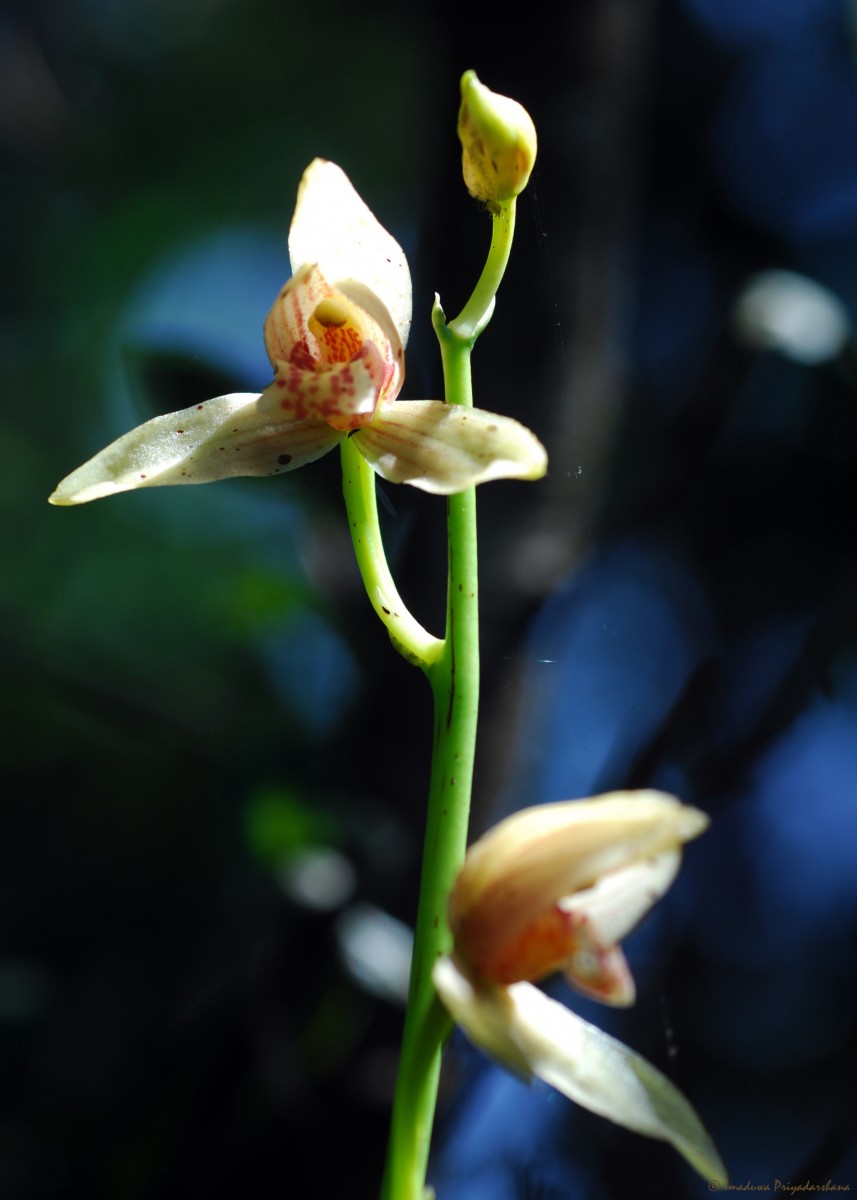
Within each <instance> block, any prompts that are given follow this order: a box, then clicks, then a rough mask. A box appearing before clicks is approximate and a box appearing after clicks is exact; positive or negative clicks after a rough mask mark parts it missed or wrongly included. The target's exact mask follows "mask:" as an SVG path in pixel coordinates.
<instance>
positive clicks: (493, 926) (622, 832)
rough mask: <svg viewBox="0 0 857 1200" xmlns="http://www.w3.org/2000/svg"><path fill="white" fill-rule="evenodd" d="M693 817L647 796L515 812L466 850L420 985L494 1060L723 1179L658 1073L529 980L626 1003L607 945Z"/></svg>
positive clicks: (621, 969) (626, 924) (700, 1133)
mask: <svg viewBox="0 0 857 1200" xmlns="http://www.w3.org/2000/svg"><path fill="white" fill-rule="evenodd" d="M707 824H708V819H707V818H706V817H705V815H704V814H703V813H701V812H699V811H698V810H697V809H694V808H690V807H688V806H686V805H683V804H680V803H679V801H678V800H676V799H674V798H673V797H672V796H667V795H664V794H663V793H661V792H654V791H643V792H638V793H632V792H617V793H613V794H611V795H607V796H601V797H597V798H595V799H591V800H578V801H575V800H572V801H567V802H563V803H560V804H548V805H543V806H539V807H536V808H530V809H525V810H523V811H522V812H519V813H516V814H515V815H513V816H511V817H509V818H508V819H507V820H505V821H502V822H501V823H500V824H499V825H498V826H496V827H495V828H494V829H492V830H490V831H489V832H488V833H487V834H485V836H484V837H482V838H481V839H479V841H477V842H476V843H475V844H474V845H473V846H472V847H471V848H470V850H469V851H468V853H467V857H466V859H465V863H464V866H463V867H462V870H461V872H460V873H459V875H458V878H457V880H456V883H455V886H454V888H453V891H452V895H451V897H450V902H449V922H450V928H451V931H452V934H453V939H454V949H453V953H452V955H451V957H448V958H441V959H439V960H438V962H437V963H436V964H435V967H434V972H433V979H434V983H435V987H436V988H437V991H438V994H439V996H440V998H441V1000H442V1001H443V1003H444V1005H445V1006H446V1008H447V1009H448V1011H449V1013H450V1015H451V1016H452V1017H453V1018H454V1020H455V1021H457V1022H458V1024H459V1025H460V1026H461V1028H462V1029H463V1030H464V1032H465V1033H466V1034H467V1035H468V1037H469V1038H470V1039H471V1040H472V1041H473V1042H475V1043H476V1044H477V1045H478V1046H480V1047H481V1048H482V1049H483V1050H485V1051H486V1052H487V1053H488V1054H489V1055H491V1057H493V1058H494V1059H496V1060H497V1061H498V1062H500V1063H502V1064H503V1065H504V1066H507V1067H508V1068H510V1069H511V1070H512V1071H514V1072H516V1073H517V1074H518V1075H520V1076H522V1077H523V1078H525V1079H528V1080H529V1079H532V1078H534V1077H535V1078H539V1079H542V1080H544V1081H545V1082H546V1083H549V1084H550V1085H552V1086H553V1087H555V1088H556V1089H557V1090H558V1091H560V1092H562V1093H563V1094H564V1095H566V1096H568V1097H569V1099H571V1100H574V1101H575V1102H576V1103H578V1104H580V1105H582V1106H583V1107H584V1108H588V1109H590V1111H592V1112H594V1113H597V1114H599V1115H600V1116H604V1117H607V1118H608V1119H610V1120H611V1121H615V1122H616V1123H617V1124H619V1125H624V1126H625V1127H627V1128H628V1129H633V1130H636V1131H637V1132H638V1133H642V1134H646V1135H648V1136H649V1137H653V1138H659V1139H661V1140H663V1141H666V1142H669V1143H671V1144H672V1145H673V1146H674V1147H675V1149H676V1150H678V1151H679V1153H680V1154H682V1155H684V1157H685V1158H686V1159H687V1160H688V1162H690V1163H691V1165H692V1166H694V1167H695V1168H696V1170H697V1171H699V1173H700V1174H701V1175H703V1176H704V1178H705V1179H707V1180H709V1181H711V1182H714V1183H716V1184H723V1183H725V1181H726V1171H725V1168H724V1166H723V1163H722V1161H721V1159H720V1156H719V1155H718V1153H717V1150H716V1149H715V1147H714V1145H713V1143H712V1141H711V1138H710V1137H709V1135H708V1134H707V1133H706V1131H705V1129H704V1128H703V1126H702V1123H701V1122H700V1120H699V1118H698V1117H697V1115H696V1113H695V1112H694V1110H693V1109H692V1108H691V1106H690V1104H689V1103H688V1102H687V1100H686V1099H685V1098H684V1096H682V1095H681V1093H680V1092H679V1091H678V1090H677V1089H676V1088H675V1087H674V1085H673V1084H672V1083H670V1081H669V1080H668V1079H667V1078H666V1076H665V1075H663V1074H662V1073H661V1072H660V1071H658V1070H657V1069H656V1068H655V1067H653V1066H652V1065H651V1064H650V1063H648V1062H647V1061H646V1060H645V1059H643V1058H641V1057H640V1056H639V1055H637V1054H635V1053H634V1052H633V1051H632V1050H630V1049H629V1048H628V1047H627V1046H625V1045H623V1044H622V1043H621V1042H619V1041H616V1040H615V1039H614V1038H612V1037H609V1036H608V1035H607V1034H606V1033H604V1032H603V1031H602V1030H600V1029H598V1028H597V1027H596V1026H594V1025H590V1024H589V1023H588V1022H586V1021H584V1020H582V1019H581V1018H580V1017H578V1016H576V1015H575V1014H574V1013H572V1012H571V1011H570V1010H569V1009H567V1008H566V1007H565V1006H564V1005H562V1004H559V1003H558V1002H557V1001H555V1000H552V999H550V998H549V997H548V996H546V995H545V994H544V993H543V992H542V991H540V990H539V989H538V988H536V987H534V986H533V981H535V980H539V979H542V978H545V977H546V976H547V975H549V974H552V973H553V972H554V971H557V970H561V971H563V973H564V974H565V977H566V979H567V980H568V981H569V982H570V983H571V984H572V986H573V987H575V988H577V989H578V990H580V991H582V992H584V993H585V994H586V995H588V996H590V997H593V998H595V999H599V1000H602V1001H605V1002H607V1003H611V1004H630V1003H632V1002H633V999H634V989H633V981H632V979H631V975H630V972H629V970H628V967H627V964H626V962H625V958H624V956H623V954H622V951H621V950H620V948H619V945H618V943H619V941H620V940H621V938H622V937H624V935H625V934H627V933H628V932H629V931H630V930H631V929H632V928H633V927H634V925H636V924H637V922H638V921H639V920H640V919H641V917H642V916H643V915H644V914H645V913H646V912H647V911H648V910H649V908H650V907H651V906H652V905H653V904H654V903H655V901H656V900H658V899H659V898H660V897H661V896H662V895H663V894H664V892H665V891H666V890H667V888H668V887H669V886H670V884H671V883H672V880H673V879H674V877H675V875H676V872H677V871H678V867H679V864H680V860H681V846H682V844H683V843H684V842H686V841H688V840H689V839H691V838H694V837H696V836H697V835H698V834H700V833H702V831H703V830H704V829H705V828H706V826H707Z"/></svg>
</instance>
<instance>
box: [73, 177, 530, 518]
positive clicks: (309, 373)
mask: <svg viewBox="0 0 857 1200" xmlns="http://www.w3.org/2000/svg"><path fill="white" fill-rule="evenodd" d="M289 255H290V258H291V263H292V271H293V275H292V278H291V279H290V280H289V282H288V283H287V284H286V285H285V287H284V288H283V289H282V291H281V292H280V295H279V296H278V297H277V300H276V301H275V303H274V306H273V308H272V309H271V311H270V313H269V314H268V317H267V320H266V321H265V329H264V333H265V346H266V349H267V351H268V357H269V358H270V360H271V364H272V366H273V368H274V380H273V382H272V383H271V384H270V385H269V386H268V387H267V388H265V390H264V391H263V392H262V393H261V395H260V394H255V393H237V394H233V395H228V396H218V397H217V398H216V399H214V400H208V401H206V402H205V403H203V404H197V405H193V406H192V407H191V408H186V409H183V410H182V411H180V412H176V413H168V414H166V415H164V416H159V417H155V418H154V419H153V420H151V421H147V422H146V423H145V424H144V425H141V426H139V427H138V428H136V429H134V430H132V431H131V432H130V433H126V434H125V435H124V436H123V437H120V438H119V439H118V440H117V441H115V442H113V443H112V444H111V445H109V446H107V447H106V448H105V449H104V450H102V451H101V452H100V453H99V454H97V455H95V457H94V458H92V459H90V461H89V462H87V463H85V464H84V465H83V466H82V467H79V468H78V469H77V470H76V471H74V472H72V474H71V475H69V476H68V477H67V478H66V479H64V480H63V481H62V483H60V485H59V486H58V487H57V489H56V491H55V492H54V494H53V495H52V496H51V497H50V499H51V503H53V504H61V505H68V504H83V503H86V502H87V501H89V500H97V499H99V498H101V497H103V496H109V495H113V494H114V493H116V492H124V491H128V490H130V489H133V488H141V487H159V486H164V485H169V484H180V483H207V482H210V481H211V480H215V479H224V478H227V477H229V476H233V475H278V474H280V473H282V472H284V471H293V470H295V469H296V468H297V467H301V466H304V465H305V464H306V463H310V462H313V461H314V460H315V459H317V458H320V457H321V455H323V454H325V453H327V451H328V450H331V449H332V448H333V447H334V446H336V445H337V444H338V443H339V442H340V441H341V440H342V439H343V438H345V437H349V436H352V437H353V438H354V440H355V445H357V446H358V447H359V450H360V452H361V454H362V455H363V456H364V458H365V459H366V460H367V461H368V462H369V463H370V465H371V466H372V468H373V469H374V470H375V471H376V472H377V473H378V474H379V475H381V476H382V477H383V478H384V479H387V480H390V481H391V482H393V483H410V484H412V485H413V486H414V487H418V488H422V489H423V490H424V491H427V492H434V493H437V494H441V495H448V494H451V493H453V492H458V491H461V490H463V489H464V488H466V487H469V486H470V485H472V484H475V483H483V482H485V481H486V480H489V479H501V478H509V479H537V478H540V477H541V476H542V475H543V474H544V473H545V470H546V467H547V456H546V454H545V451H544V447H543V446H542V445H541V443H540V442H539V441H538V439H537V438H536V437H535V436H534V435H533V434H532V433H530V431H529V430H527V429H525V428H524V426H523V425H520V424H519V423H518V422H517V421H514V420H512V419H511V418H509V417H502V416H497V415H495V414H493V413H488V412H484V411H482V410H480V409H473V408H463V407H459V406H452V405H448V404H445V403H443V402H441V401H438V400H411V401H403V400H397V397H398V395H399V392H400V390H401V387H402V383H403V381H404V374H405V370H404V347H405V344H406V342H407V338H408V332H409V329H410V323H411V278H410V272H409V270H408V264H407V260H406V258H405V255H404V252H403V250H402V248H401V247H400V246H399V244H398V243H397V242H396V241H395V239H394V238H393V237H391V235H390V234H389V233H387V231H386V230H385V229H384V228H383V227H382V226H381V225H380V224H379V223H378V221H377V220H376V219H375V217H374V216H373V215H372V213H371V211H370V210H369V208H368V207H367V206H366V204H365V203H364V202H363V200H361V198H360V196H359V195H358V194H357V192H356V191H355V190H354V188H353V187H352V185H351V183H350V182H349V180H348V178H347V177H346V175H345V174H344V172H343V171H342V170H341V169H340V168H339V167H337V166H335V165H334V164H333V163H330V162H326V161H324V160H323V159H316V160H315V162H313V163H312V164H311V165H310V166H309V168H308V169H307V170H306V172H305V173H304V176H303V179H302V181H301V185H300V188H299V191H298V200H297V206H296V208H295V214H294V218H293V220H292V225H291V229H290V232H289Z"/></svg>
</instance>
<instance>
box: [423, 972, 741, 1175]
mask: <svg viewBox="0 0 857 1200" xmlns="http://www.w3.org/2000/svg"><path fill="white" fill-rule="evenodd" d="M432 978H433V979H434V984H435V987H436V988H437V991H438V995H439V996H440V998H441V1000H442V1001H443V1003H444V1005H445V1006H446V1008H447V1010H448V1011H449V1013H450V1015H451V1016H452V1017H453V1018H454V1019H455V1021H456V1022H457V1023H458V1024H459V1025H460V1026H461V1028H462V1029H463V1030H464V1032H465V1033H466V1034H467V1036H468V1037H469V1038H470V1039H471V1041H473V1042H474V1043H475V1044H476V1045H478V1046H480V1047H481V1048H482V1049H483V1050H485V1051H486V1052H487V1053H488V1054H490V1055H491V1057H492V1058H494V1059H496V1060H497V1061H498V1062H500V1063H501V1064H502V1065H503V1066H506V1067H508V1068H509V1069H510V1070H513V1071H515V1072H516V1074H518V1075H521V1076H523V1077H524V1078H525V1079H530V1078H532V1077H533V1076H535V1077H537V1078H539V1079H542V1080H544V1082H545V1083H548V1084H550V1085H551V1087H554V1088H556V1089H557V1091H559V1092H562V1094H563V1095H564V1096H567V1097H568V1098H569V1099H570V1100H573V1101H574V1102H575V1103H576V1104H580V1105H582V1107H584V1108H587V1109H589V1110H590V1112H594V1113H597V1114H598V1115H599V1116H602V1117H607V1119H608V1120H610V1121H614V1122H615V1123H616V1124H617V1125H622V1126H624V1127H625V1128H626V1129H633V1130H634V1131H636V1132H637V1133H642V1134H645V1135H646V1136H647V1137H652V1138H658V1139H659V1140H661V1141H665V1142H669V1143H670V1144H671V1145H672V1146H674V1147H675V1149H676V1150H677V1151H678V1152H679V1154H681V1155H683V1156H684V1158H686V1159H687V1161H688V1162H689V1163H690V1165H691V1166H692V1167H694V1168H695V1170H697V1171H698V1172H699V1174H700V1175H701V1176H702V1177H703V1179H705V1180H706V1181H710V1182H715V1183H717V1184H719V1185H721V1186H722V1185H724V1184H725V1183H726V1181H727V1173H726V1168H725V1166H724V1165H723V1161H722V1160H721V1158H720V1155H719V1154H718V1153H717V1149H716V1147H715V1146H714V1143H713V1142H712V1140H711V1138H710V1137H709V1135H708V1133H707V1132H706V1130H705V1128H704V1126H703V1124H702V1122H701V1121H700V1119H699V1117H698V1116H697V1115H696V1113H695V1112H694V1110H693V1108H692V1107H691V1106H690V1104H689V1103H688V1101H687V1100H686V1099H685V1097H684V1096H683V1095H682V1094H681V1092H680V1091H679V1090H678V1089H677V1088H676V1087H675V1086H674V1085H673V1084H672V1083H671V1082H670V1081H669V1079H667V1077H666V1076H665V1075H663V1074H662V1073H661V1072H660V1071H658V1070H657V1068H655V1067H653V1066H652V1065H651V1063H649V1062H647V1061H646V1060H645V1059H644V1058H641V1057H640V1055H638V1054H635V1053H634V1052H633V1051H632V1050H629V1049H628V1047H627V1046H624V1045H623V1044H622V1043H621V1042H618V1041H616V1039H615V1038H611V1037H609V1036H608V1035H607V1034H606V1033H604V1032H603V1031H602V1030H600V1029H598V1028H597V1027H596V1026H594V1025H590V1024H589V1023H588V1022H587V1021H584V1020H582V1019H581V1018H580V1017H578V1016H576V1015H575V1014H574V1013H572V1012H570V1011H569V1009H567V1008H566V1007H565V1006H564V1005H562V1004H559V1003H557V1001H555V1000H551V999H550V998H549V997H548V996H546V995H544V993H543V992H541V991H539V989H538V988H536V987H533V986H532V984H528V983H516V984H513V985H512V986H511V987H508V988H504V987H491V986H487V987H484V988H482V987H475V986H474V985H473V983H472V982H471V981H470V980H469V979H468V978H467V976H466V975H464V974H463V973H462V971H461V970H459V968H458V967H457V965H456V964H455V963H454V962H453V961H452V960H451V959H448V958H441V959H439V960H438V962H437V963H435V966H434V970H433V972H432Z"/></svg>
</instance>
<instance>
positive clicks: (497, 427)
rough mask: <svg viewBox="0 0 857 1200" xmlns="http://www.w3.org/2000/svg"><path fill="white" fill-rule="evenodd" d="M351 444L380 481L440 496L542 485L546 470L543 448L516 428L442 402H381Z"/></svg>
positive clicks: (508, 419)
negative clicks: (505, 482) (523, 483)
mask: <svg viewBox="0 0 857 1200" xmlns="http://www.w3.org/2000/svg"><path fill="white" fill-rule="evenodd" d="M354 438H355V445H356V446H357V448H358V449H359V451H360V453H361V454H362V455H363V457H364V458H365V459H366V460H367V462H368V463H369V464H370V466H371V467H372V468H373V470H375V471H376V472H377V474H379V475H380V476H381V477H382V478H383V479H386V480H388V481H389V482H391V483H409V484H410V485H411V486H412V487H416V488H420V489H421V490H422V491H425V492H431V493H433V494H434V495H440V496H449V495H452V494H454V493H455V492H462V491H464V489H465V488H468V487H471V486H473V485H474V484H479V483H486V482H488V481H489V480H492V479H540V478H541V477H542V476H543V475H544V474H545V471H546V470H547V453H546V451H545V448H544V446H543V445H542V444H541V442H540V441H539V440H538V438H537V437H536V436H535V434H533V433H531V432H530V430H529V429H527V428H526V427H525V426H524V425H521V424H520V422H518V421H515V420H514V419H513V418H512V417H503V416H499V415H497V414H496V413H490V412H486V411H484V410H483V409H478V408H466V407H463V406H460V405H452V404H444V403H443V402H442V401H440V400H397V401H396V402H395V404H392V403H384V402H382V403H380V404H379V405H378V408H377V409H376V412H375V416H374V418H373V420H372V421H370V422H369V424H367V425H365V426H363V428H361V429H360V430H358V432H357V433H356V434H355V435H354Z"/></svg>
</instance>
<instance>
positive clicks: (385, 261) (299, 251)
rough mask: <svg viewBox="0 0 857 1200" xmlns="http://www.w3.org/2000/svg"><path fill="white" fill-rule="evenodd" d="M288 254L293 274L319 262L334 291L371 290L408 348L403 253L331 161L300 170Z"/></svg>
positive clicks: (408, 300)
mask: <svg viewBox="0 0 857 1200" xmlns="http://www.w3.org/2000/svg"><path fill="white" fill-rule="evenodd" d="M289 256H290V258H291V260H292V271H293V273H294V274H297V273H298V271H299V270H300V269H301V267H303V266H305V265H306V264H308V263H317V264H318V266H319V268H320V270H321V273H322V274H323V275H324V277H325V278H326V279H328V280H330V282H331V283H332V284H333V285H334V287H339V285H340V283H342V282H343V281H345V280H354V281H356V282H357V283H360V284H363V285H364V286H365V287H367V288H369V289H370V291H372V292H374V293H375V295H376V296H377V297H378V298H379V299H380V300H381V302H382V303H383V304H384V306H385V308H386V309H387V311H388V312H389V313H390V315H391V316H392V318H393V322H394V324H395V326H396V329H397V330H398V333H399V339H400V341H401V343H402V345H403V346H405V345H406V344H407V341H408V333H409V332H410V327H411V294H412V289H411V275H410V271H409V270H408V262H407V259H406V258H405V253H404V251H403V250H402V248H401V246H400V245H399V243H398V242H397V241H396V240H395V238H393V237H392V236H391V235H390V234H389V233H388V232H387V231H386V229H384V227H383V226H382V225H381V224H380V223H379V222H378V221H377V219H376V218H375V216H374V214H373V213H372V211H371V209H370V208H369V207H368V206H367V205H366V204H365V202H364V201H363V200H362V199H361V198H360V196H359V195H358V194H357V192H356V191H355V190H354V187H353V186H352V184H351V182H350V180H349V179H348V176H347V175H346V174H345V172H344V171H343V170H342V169H341V168H340V167H337V166H336V165H335V163H332V162H327V161H326V160H325V159H322V158H317V159H315V161H314V162H312V163H310V165H309V167H307V169H306V171H304V174H303V178H302V179H301V183H300V187H299V188H298V199H297V204H296V206H295V215H294V217H293V218H292V225H291V229H290V230H289Z"/></svg>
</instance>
